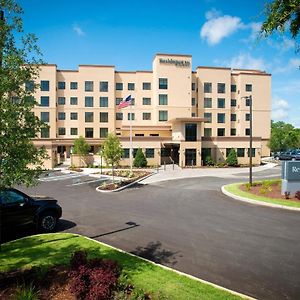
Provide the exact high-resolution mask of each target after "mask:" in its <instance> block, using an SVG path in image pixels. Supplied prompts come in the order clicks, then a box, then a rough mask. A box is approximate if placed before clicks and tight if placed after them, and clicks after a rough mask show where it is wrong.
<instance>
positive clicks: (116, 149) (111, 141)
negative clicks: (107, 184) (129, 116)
mask: <svg viewBox="0 0 300 300" xmlns="http://www.w3.org/2000/svg"><path fill="white" fill-rule="evenodd" d="M102 149H103V156H104V159H105V161H106V163H107V164H108V165H110V166H112V167H114V166H116V165H118V163H119V161H120V160H121V158H122V155H123V149H122V146H121V143H120V140H119V138H118V137H117V136H116V135H114V134H113V133H110V134H108V136H107V138H106V140H105V141H104V143H103V148H102Z"/></svg>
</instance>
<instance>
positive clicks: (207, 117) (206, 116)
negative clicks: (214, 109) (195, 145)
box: [204, 113, 212, 123]
mask: <svg viewBox="0 0 300 300" xmlns="http://www.w3.org/2000/svg"><path fill="white" fill-rule="evenodd" d="M204 118H205V119H207V121H205V123H211V120H212V116H211V113H204Z"/></svg>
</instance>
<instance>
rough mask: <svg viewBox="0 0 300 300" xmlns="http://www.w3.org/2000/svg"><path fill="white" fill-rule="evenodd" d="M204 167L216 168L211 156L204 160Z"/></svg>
mask: <svg viewBox="0 0 300 300" xmlns="http://www.w3.org/2000/svg"><path fill="white" fill-rule="evenodd" d="M204 165H205V166H214V165H215V162H214V161H213V159H212V157H211V156H207V157H206V158H205V160H204Z"/></svg>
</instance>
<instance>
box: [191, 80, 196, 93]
mask: <svg viewBox="0 0 300 300" xmlns="http://www.w3.org/2000/svg"><path fill="white" fill-rule="evenodd" d="M192 91H196V83H195V82H192Z"/></svg>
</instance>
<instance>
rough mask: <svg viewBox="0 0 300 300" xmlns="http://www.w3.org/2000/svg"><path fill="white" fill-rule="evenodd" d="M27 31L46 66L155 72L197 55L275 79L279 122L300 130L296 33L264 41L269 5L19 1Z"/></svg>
mask: <svg viewBox="0 0 300 300" xmlns="http://www.w3.org/2000/svg"><path fill="white" fill-rule="evenodd" d="M18 3H19V4H20V5H21V6H22V7H23V9H24V16H23V22H24V29H25V31H26V32H30V33H34V34H35V35H36V36H37V37H38V39H39V40H38V45H39V47H40V48H41V50H42V53H43V59H44V61H45V62H46V63H54V64H57V66H58V68H59V69H77V68H78V65H79V64H103V65H115V66H116V70H118V71H136V70H152V59H153V57H154V55H155V54H156V53H173V54H190V55H192V59H193V69H194V70H195V69H196V67H197V66H200V65H201V66H219V67H231V68H249V69H260V70H263V71H266V72H268V73H271V74H272V119H273V120H274V121H279V120H280V121H284V122H288V123H291V124H293V125H294V126H295V127H298V128H300V69H299V66H300V52H299V53H295V41H294V40H293V39H291V38H290V37H289V36H288V35H273V36H272V37H270V38H267V39H258V38H257V33H258V31H259V28H260V25H261V22H263V20H264V19H265V16H264V14H263V10H264V6H265V4H266V1H262V0H255V1H253V0H243V1H241V0H228V1H224V0H185V1H180V0H177V1H169V0H164V1H161V0H160V1H158V0H152V1H143V0H139V1H137V0H127V1H124V0H122V1H121V0H114V1H108V0H106V1H103V0H89V1H82V0H81V1H80V0H73V1H70V0H69V1H68V0H59V1H58V0H51V1H40V0H19V1H18Z"/></svg>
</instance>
